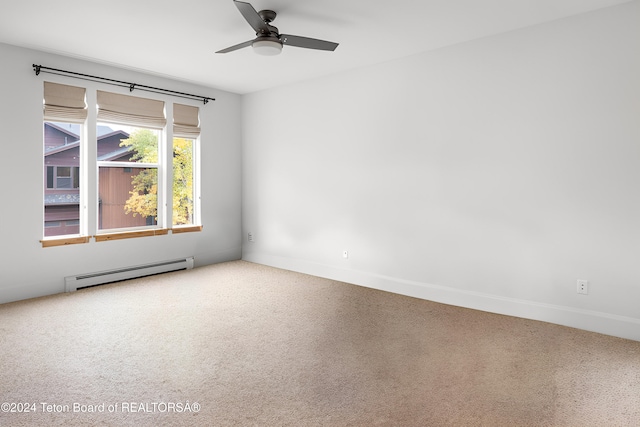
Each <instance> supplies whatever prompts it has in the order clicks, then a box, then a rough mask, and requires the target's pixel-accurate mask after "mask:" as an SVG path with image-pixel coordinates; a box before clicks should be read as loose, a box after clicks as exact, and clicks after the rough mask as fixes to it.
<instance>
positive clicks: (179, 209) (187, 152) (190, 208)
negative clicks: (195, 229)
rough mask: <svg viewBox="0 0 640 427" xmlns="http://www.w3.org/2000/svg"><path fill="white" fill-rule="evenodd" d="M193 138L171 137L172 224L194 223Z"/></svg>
mask: <svg viewBox="0 0 640 427" xmlns="http://www.w3.org/2000/svg"><path fill="white" fill-rule="evenodd" d="M194 142H195V141H194V140H193V139H186V138H174V139H173V225H185V224H193V223H194V187H193V146H194Z"/></svg>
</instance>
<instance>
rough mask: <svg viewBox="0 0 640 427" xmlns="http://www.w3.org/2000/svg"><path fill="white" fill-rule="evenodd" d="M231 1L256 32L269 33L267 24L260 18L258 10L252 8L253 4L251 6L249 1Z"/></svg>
mask: <svg viewBox="0 0 640 427" xmlns="http://www.w3.org/2000/svg"><path fill="white" fill-rule="evenodd" d="M233 2H234V3H235V4H236V7H237V8H238V10H239V11H240V13H241V14H242V16H244V19H246V20H247V22H248V23H249V25H251V27H252V28H253V29H254V30H255V31H256V34H257V33H266V34H269V32H270V30H269V26H268V25H267V23H266V22H264V21H263V20H262V18H261V17H260V15H258V12H257V11H256V10H255V9H254V8H253V6H251V4H250V3H245V2H243V1H237V0H233Z"/></svg>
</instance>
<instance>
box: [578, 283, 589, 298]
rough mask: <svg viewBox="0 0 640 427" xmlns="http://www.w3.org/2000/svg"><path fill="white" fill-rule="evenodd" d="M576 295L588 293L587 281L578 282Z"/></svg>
mask: <svg viewBox="0 0 640 427" xmlns="http://www.w3.org/2000/svg"><path fill="white" fill-rule="evenodd" d="M578 293H579V294H583V295H587V294H588V293H589V281H588V280H578Z"/></svg>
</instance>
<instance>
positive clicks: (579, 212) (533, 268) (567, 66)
mask: <svg viewBox="0 0 640 427" xmlns="http://www.w3.org/2000/svg"><path fill="white" fill-rule="evenodd" d="M638 22H640V2H638V1H635V2H631V3H627V4H624V5H621V6H616V7H613V8H607V9H603V10H600V11H596V12H592V13H588V14H584V15H579V16H575V17H572V18H568V19H563V20H559V21H555V22H552V23H549V24H544V25H539V26H535V27H530V28H526V29H522V30H519V31H514V32H510V33H506V34H502V35H497V36H493V37H488V38H484V39H481V40H476V41H473V42H469V43H464V44H460V45H456V46H453V47H449V48H444V49H440V50H437V51H433V52H427V53H424V54H420V55H417V56H413V57H409V58H406V59H402V60H397V61H393V62H389V63H385V64H382V65H378V66H374V67H368V68H364V69H358V70H354V71H352V72H348V73H342V74H338V75H334V76H331V77H327V78H322V79H319V80H314V81H311V82H305V83H301V84H296V85H291V86H286V87H281V88H277V89H273V90H268V91H263V92H259V93H255V94H251V95H246V96H244V97H243V101H242V102H243V108H242V110H243V129H244V135H243V235H244V236H245V239H244V240H245V243H244V244H243V258H244V259H246V260H249V261H254V262H260V263H264V264H269V265H273V266H277V267H283V268H288V269H292V270H298V271H302V272H307V273H312V274H317V275H320V276H325V277H331V278H335V279H339V280H345V281H349V282H352V283H356V284H360V285H365V286H371V287H376V288H380V289H386V290H390V291H394V292H399V293H404V294H408V295H413V296H418V297H422V298H427V299H432V300H436V301H441V302H446V303H451V304H457V305H461V306H467V307H473V308H478V309H483V310H488V311H493V312H498V313H504V314H510V315H516V316H522V317H528V318H534V319H540V320H545V321H550V322H555V323H560V324H565V325H569V326H575V327H579V328H584V329H588V330H594V331H599V332H604V333H608V334H611V335H618V336H624V337H628V338H633V339H638V340H640V305H639V304H638V301H640V126H639V123H640V79H639V76H640V61H639V59H640V55H639V52H640V26H639V25H637V24H638ZM385 36H389V37H393V35H385ZM398 42H401V40H399V41H398ZM328 60H329V59H328ZM248 231H251V232H253V233H254V234H255V242H254V243H247V242H246V233H247V232H248ZM344 249H347V250H349V258H348V259H343V257H342V251H343V250H344ZM577 279H587V280H589V283H590V292H589V295H586V296H585V295H578V294H577V293H576V280H577Z"/></svg>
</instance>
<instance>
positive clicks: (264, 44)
mask: <svg viewBox="0 0 640 427" xmlns="http://www.w3.org/2000/svg"><path fill="white" fill-rule="evenodd" d="M251 46H252V47H253V51H254V52H255V53H257V54H259V55H265V56H275V55H279V54H280V52H282V43H280V42H279V41H276V40H256V41H254V42H253V43H252V44H251Z"/></svg>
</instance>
